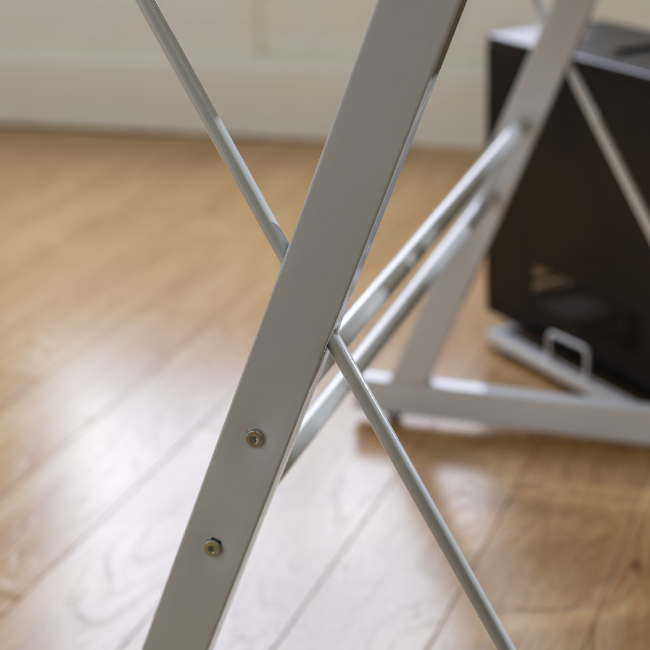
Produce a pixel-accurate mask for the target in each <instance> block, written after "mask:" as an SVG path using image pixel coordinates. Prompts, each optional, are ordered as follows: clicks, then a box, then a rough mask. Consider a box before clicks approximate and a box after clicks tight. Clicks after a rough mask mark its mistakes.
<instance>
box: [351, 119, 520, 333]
mask: <svg viewBox="0 0 650 650" xmlns="http://www.w3.org/2000/svg"><path fill="white" fill-rule="evenodd" d="M521 134H522V129H521V127H520V126H519V125H511V126H507V127H506V128H504V129H503V130H502V131H501V132H500V133H499V134H498V135H497V136H496V138H494V140H493V141H492V143H491V144H490V145H489V146H488V147H487V148H486V150H485V151H484V152H483V153H482V154H481V156H480V157H479V158H478V160H477V161H476V162H475V163H474V164H473V165H472V166H471V167H470V168H469V170H468V171H467V172H466V173H465V175H464V176H463V177H462V178H461V179H460V181H458V183H456V185H455V186H454V188H453V189H452V190H451V192H449V194H447V196H446V197H445V198H444V199H443V200H442V201H441V202H440V205H438V207H437V208H436V209H435V210H434V211H433V212H432V213H431V215H430V216H429V217H428V218H427V219H426V220H425V221H424V223H423V224H422V225H421V226H420V227H419V228H418V229H417V230H416V232H415V233H414V234H413V235H412V237H411V238H410V239H409V240H408V241H407V242H406V244H405V245H404V246H403V247H402V249H401V250H400V251H399V253H397V255H395V257H393V259H392V260H391V261H390V262H389V263H388V264H387V265H386V266H385V267H384V269H383V271H381V273H380V274H379V275H378V276H377V277H376V278H375V279H374V280H373V282H372V283H371V284H370V286H369V287H368V288H367V289H366V290H365V291H364V292H363V294H362V295H361V296H360V297H359V298H358V300H356V301H355V303H354V304H353V305H352V307H350V309H349V310H348V311H347V312H346V314H345V316H344V317H343V321H342V323H341V327H340V332H341V337H342V338H343V340H344V341H345V342H346V344H348V345H349V344H350V343H351V342H352V341H353V340H354V338H355V337H356V336H357V335H358V334H359V332H360V331H361V330H362V329H363V328H364V327H365V326H366V325H367V324H368V322H369V321H370V320H371V319H372V317H373V316H374V315H375V314H376V313H377V312H378V311H379V309H381V307H382V305H383V304H384V303H385V302H386V300H387V299H388V297H389V296H390V294H391V293H392V291H393V290H394V289H395V287H397V285H398V284H399V283H400V282H401V281H402V280H403V279H404V277H405V276H406V275H407V274H408V272H409V271H410V270H411V269H412V268H413V267H414V266H415V265H416V264H417V262H418V260H419V259H420V258H421V257H422V255H423V254H424V253H425V252H426V250H427V249H428V248H429V247H430V246H431V244H432V243H433V242H434V241H435V239H436V237H437V236H438V235H439V233H440V232H441V231H442V229H443V228H444V227H445V226H446V225H447V224H448V223H449V221H450V220H451V218H452V217H453V216H454V214H455V213H456V212H457V210H458V209H459V208H460V206H461V205H462V204H463V203H464V202H465V201H466V200H467V199H468V198H469V196H470V195H471V193H472V192H473V191H474V190H475V189H476V188H477V186H478V184H479V183H480V182H481V181H482V180H483V179H484V178H485V176H486V174H487V173H488V172H489V171H491V170H493V169H494V167H495V165H497V164H498V163H500V162H502V161H503V160H504V159H505V157H506V156H507V155H508V153H510V151H512V149H513V147H515V146H516V144H517V143H518V142H519V139H520V137H521Z"/></svg>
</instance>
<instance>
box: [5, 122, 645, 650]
mask: <svg viewBox="0 0 650 650" xmlns="http://www.w3.org/2000/svg"><path fill="white" fill-rule="evenodd" d="M241 149H242V153H243V155H244V157H245V159H246V161H247V164H248V165H249V167H250V169H251V171H252V173H253V174H254V176H255V178H256V179H257V180H258V182H259V184H260V187H261V189H262V191H263V192H264V193H265V195H266V197H267V199H268V201H269V204H270V206H271V208H272V209H273V210H274V212H275V214H276V216H277V218H278V221H279V222H280V223H281V225H282V227H283V229H284V230H285V232H286V233H287V235H290V233H291V232H292V230H293V228H294V226H295V222H296V218H297V216H298V213H299V211H300V208H301V205H302V202H303V200H304V197H305V194H306V192H307V189H308V186H309V182H310V180H311V176H312V174H313V171H314V169H315V167H316V164H317V162H318V157H319V153H320V150H319V147H316V146H289V145H279V144H243V145H242V147H241ZM471 161H472V156H471V155H468V154H461V153H452V152H425V151H414V152H412V153H411V154H410V155H409V157H408V159H407V161H406V164H405V166H404V170H403V172H402V176H401V177H400V180H399V182H398V184H397V187H396V190H395V193H394V196H393V198H392V200H391V203H390V205H389V209H388V211H387V213H386V216H385V218H384V222H383V224H382V226H381V227H380V229H379V232H378V234H377V237H376V240H375V244H374V246H373V248H372V250H371V253H370V255H369V256H368V259H367V262H366V267H365V268H364V271H363V273H362V276H361V279H360V282H359V286H358V288H357V291H356V293H357V295H358V293H359V291H361V290H362V289H363V288H364V287H365V286H367V284H368V282H369V281H370V280H371V279H372V277H374V275H375V274H376V273H377V272H378V271H379V270H380V269H381V267H382V266H383V264H385V262H386V261H387V260H388V259H389V258H390V256H391V255H392V254H394V253H395V252H396V251H397V250H398V249H399V247H400V246H401V244H402V243H403V242H405V241H406V239H407V238H408V237H409V236H410V235H411V233H412V232H413V230H414V229H415V228H416V227H417V225H418V224H419V223H421V221H422V219H423V218H424V217H426V216H427V214H428V213H429V212H430V211H431V210H432V209H433V207H434V206H435V205H436V203H437V202H438V201H439V200H440V199H441V198H442V196H444V194H445V193H446V192H447V191H448V190H449V189H450V187H451V186H452V185H453V183H454V182H455V180H457V179H458V178H459V177H460V175H461V174H462V172H463V171H464V170H465V169H466V168H467V167H468V166H469V164H470V163H471ZM0 169H1V170H2V173H1V174H0V188H1V189H2V191H1V192H0V208H1V209H0V226H1V227H2V228H3V237H2V239H0V273H1V277H2V278H3V281H2V282H1V283H0V307H1V309H0V649H1V650H17V649H19V648H20V649H21V650H22V649H30V650H31V649H32V648H48V650H50V649H51V650H64V649H65V650H76V649H79V650H81V649H84V650H86V649H90V650H118V649H119V650H140V648H141V647H142V643H143V642H144V638H145V635H146V630H147V626H148V624H149V622H150V620H151V617H152V615H153V610H154V608H155V605H156V602H157V599H158V597H159V595H160V593H161V590H162V587H163V584H164V581H165V578H166V575H167V572H168V570H169V567H170V566H171V562H172V559H173V556H174V553H175V550H176V547H177V545H178V542H179V540H180V537H181V535H182V532H183V528H184V525H185V522H186V521H187V518H188V516H189V512H190V509H191V507H192V503H193V500H194V497H195V495H196V493H197V491H198V489H199V485H200V482H201V479H202V475H203V472H204V470H205V467H206V466H207V462H208V460H209V457H210V454H211V453H212V450H213V448H214V445H215V443H216V440H217V437H218V434H219V431H220V427H221V423H222V421H223V419H224V417H225V415H226V412H227V408H228V404H229V401H230V399H231V397H232V394H233V392H234V389H235V387H236V384H237V381H238V379H239V375H240V373H241V370H242V368H243V364H244V363H245V360H246V356H247V353H248V350H249V348H250V345H251V343H252V341H253V338H254V336H255V331H256V328H257V325H258V323H259V321H260V318H261V316H262V313H263V310H264V307H265V304H266V300H267V298H268V295H269V293H270V291H271V288H272V286H273V282H274V279H275V274H276V273H277V269H278V264H277V260H276V259H275V257H274V255H273V253H272V252H271V251H270V249H269V247H268V246H267V244H266V241H265V240H264V238H263V236H262V235H261V233H260V232H259V229H258V228H257V225H256V223H255V222H254V219H253V218H252V216H251V215H250V213H249V211H248V208H247V206H246V204H245V202H244V201H243V199H242V198H241V197H240V196H239V194H238V192H237V189H236V187H235V185H234V183H233V182H232V180H231V179H230V178H229V177H228V175H227V173H226V170H225V168H224V167H223V165H222V164H221V162H220V161H219V159H218V156H217V155H216V153H215V152H214V150H213V148H212V146H211V145H210V144H209V143H208V142H204V141H199V140H196V141H191V140H162V139H153V138H151V139H148V138H107V137H94V136H72V135H63V134H58V135H57V134H44V133H41V134H30V133H0ZM485 285H486V279H485V274H484V273H482V274H481V275H480V276H479V277H478V278H477V281H476V282H475V284H474V285H473V287H472V289H471V291H470V293H469V296H468V299H467V302H466V304H465V306H464V308H463V310H462V312H461V314H460V315H459V318H458V320H457V322H456V324H455V327H454V330H453V332H452V335H451V337H450V340H449V342H448V344H447V345H446V347H445V349H444V352H443V354H442V357H441V359H440V361H439V363H438V368H437V369H438V371H440V372H442V373H445V374H458V375H461V376H466V377H476V378H480V379H487V380H492V381H502V382H509V383H516V384H527V385H535V386H540V387H546V388H551V389H552V388H553V387H552V386H551V385H550V384H549V383H548V382H545V381H544V380H542V379H540V378H539V377H536V376H534V375H532V374H531V373H530V372H528V371H526V370H524V369H523V368H520V367H519V366H517V365H515V364H513V363H511V362H508V361H506V360H504V359H502V358H501V357H499V356H498V355H497V354H495V353H494V352H492V351H491V350H490V349H489V348H488V346H487V344H486V342H485V339H484V331H485V328H486V327H487V326H489V325H490V324H494V323H497V322H500V318H499V317H498V316H497V315H495V314H493V313H491V312H489V311H488V310H487V309H486V308H485V290H486V286H485ZM407 329H408V324H407V326H406V328H404V329H403V330H401V331H399V332H398V333H397V334H396V336H395V337H394V338H393V340H392V341H391V344H390V345H389V346H388V348H387V349H386V350H385V351H384V352H383V353H382V354H381V356H380V359H379V360H378V364H379V365H383V366H385V367H389V366H390V364H391V363H393V362H394V360H395V358H396V356H397V355H398V353H399V350H400V345H402V344H403V342H404V340H405V336H406V335H407ZM398 432H399V435H400V436H401V438H402V440H403V441H404V444H405V445H406V447H407V449H408V450H409V452H410V453H411V454H412V456H413V459H414V462H415V463H416V466H417V468H418V470H419V471H420V472H421V474H422V476H423V479H424V480H425V482H426V484H427V486H428V487H429V489H430V490H431V493H432V495H433V497H434V499H435V500H436V501H437V503H438V504H439V506H440V508H441V510H442V512H443V513H444V515H445V517H446V518H447V520H448V522H449V525H450V527H451V529H452V530H453V531H454V533H455V534H456V535H457V537H458V540H459V543H460V545H461V547H462V548H463V550H464V551H465V553H466V554H467V556H468V558H469V559H470V561H471V563H472V565H473V566H474V567H475V569H476V571H477V573H478V575H479V578H480V579H481V580H482V582H483V583H484V585H485V587H486V590H487V592H488V594H489V595H490V596H491V597H493V598H494V602H495V605H496V607H497V609H498V611H499V612H500V613H501V614H502V615H503V619H504V622H505V624H506V627H507V628H508V629H509V631H510V632H511V633H512V636H513V638H514V640H515V642H516V643H517V647H518V648H525V649H530V648H535V649H539V648H549V649H550V648H553V649H554V650H555V649H559V650H562V649H564V648H566V649H567V650H568V649H570V648H571V649H574V648H575V649H580V650H605V649H609V648H612V649H613V648H620V647H625V648H632V649H636V648H639V649H641V648H645V647H646V646H647V638H648V632H649V630H648V629H647V628H648V623H647V619H648V615H647V612H648V607H649V606H648V602H649V600H648V596H649V594H648V593H647V592H648V584H649V583H648V577H647V567H648V566H650V542H649V540H650V533H649V532H648V531H649V530H650V529H649V528H648V525H647V521H648V515H649V513H650V479H649V473H650V454H649V452H647V451H645V450H638V449H630V448H625V447H617V446H614V445H603V444H595V443H588V442H574V441H569V440H560V439H552V438H543V437H540V436H532V435H528V434H526V433H525V432H503V431H498V430H495V429H492V428H489V427H486V426H484V425H478V424H475V423H462V422H450V421H442V420H437V419H436V418H421V417H420V418H417V417H413V416H408V417H404V418H403V419H402V420H401V425H400V427H399V428H398ZM305 647H309V648H318V649H320V648H322V649H329V648H332V649H334V648H336V649H337V650H338V649H339V648H373V649H375V648H405V649H412V648H413V649H418V650H419V649H422V650H425V649H428V650H431V649H434V650H440V649H441V648H445V649H446V648H450V649H451V648H454V649H458V648H459V649H464V648H483V647H485V648H489V647H491V646H490V644H489V640H488V639H487V637H486V636H485V634H484V633H483V631H482V630H481V628H480V626H479V625H478V622H477V620H476V617H475V615H474V614H473V612H472V611H471V609H470V608H469V605H468V603H467V601H466V600H465V599H464V597H463V596H462V594H461V591H460V589H459V587H458V585H457V583H456V581H455V579H454V577H453V575H452V574H451V572H450V571H449V569H448V568H447V566H446V565H445V563H444V561H443V560H442V558H441V555H440V553H439V551H438V549H437V547H436V546H435V543H434V542H433V541H432V540H431V538H430V536H429V533H428V531H427V530H426V528H425V526H424V525H423V524H422V522H421V521H420V519H419V516H418V514H417V511H416V510H415V508H414V507H413V505H412V504H411V502H410V500H409V498H408V495H407V494H406V493H405V491H404V489H403V487H402V485H401V483H400V482H399V480H398V478H397V476H396V474H395V472H394V470H393V468H392V467H391V465H390V463H389V462H388V460H387V458H386V456H385V454H384V452H383V450H382V449H381V447H380V445H379V444H378V442H377V441H376V439H375V437H374V435H373V433H372V431H371V430H370V429H369V427H368V425H367V424H366V423H365V420H364V418H363V416H362V414H361V412H360V411H359V409H358V408H357V407H356V405H355V404H354V402H353V401H352V400H351V399H350V398H348V399H347V400H346V401H345V402H344V404H343V405H342V406H341V408H340V409H339V410H338V411H337V413H336V414H335V415H334V416H333V417H332V419H331V420H330V421H329V422H328V423H327V425H326V426H325V428H324V429H323V431H322V433H321V434H320V435H319V437H318V438H317V439H316V441H315V442H314V443H313V444H312V445H311V446H310V447H309V448H308V449H307V451H306V452H305V454H304V456H303V458H302V459H301V460H300V462H299V463H298V464H297V465H296V466H294V467H293V468H292V470H291V471H290V472H289V473H288V475H287V477H286V478H285V480H284V481H283V482H282V483H281V485H280V488H279V490H278V493H277V496H276V498H275V499H274V501H273V504H272V506H271V508H270V511H269V514H268V517H267V520H266V521H265V524H264V526H263V527H262V530H261V532H260V535H259V537H258V540H257V542H256V546H255V549H254V552H253V554H252V556H251V560H250V562H249V565H248V567H247V569H246V572H245V574H244V577H243V579H242V582H241V585H240V588H239V590H238V592H237V595H236V597H235V599H234V602H233V604H232V607H231V609H230V612H229V615H228V618H227V620H226V623H225V625H224V628H223V631H222V634H221V637H220V639H219V641H218V643H217V648H218V649H219V650H222V649H224V650H225V648H228V649H234V650H248V649H255V650H258V649H260V648H269V649H270V648H277V649H280V648H284V649H289V648H291V649H294V648H305Z"/></svg>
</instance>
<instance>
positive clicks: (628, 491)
mask: <svg viewBox="0 0 650 650" xmlns="http://www.w3.org/2000/svg"><path fill="white" fill-rule="evenodd" d="M649 458H650V457H649V455H648V452H647V451H646V450H638V449H631V448H624V447H615V446H613V445H602V444H598V443H585V442H576V441H566V440H553V439H543V440H541V442H540V444H539V446H538V448H537V450H536V455H535V458H534V460H533V461H532V462H531V464H530V466H529V467H528V469H527V471H526V474H525V476H524V477H523V478H522V481H521V485H520V488H519V490H518V491H517V493H516V494H515V495H514V496H513V498H512V501H511V503H510V504H509V506H508V508H507V510H506V512H505V515H504V517H503V521H502V524H501V525H500V527H499V528H498V530H497V531H496V532H495V535H494V537H493V539H492V540H491V541H490V544H489V545H488V548H487V550H486V552H485V553H484V555H483V557H482V558H481V560H480V562H479V565H478V567H477V576H478V578H479V580H481V582H482V583H483V584H484V587H485V589H486V592H487V593H488V595H489V596H490V597H491V598H492V600H493V603H494V605H495V608H496V609H497V612H498V613H499V614H500V615H501V617H502V620H503V622H504V625H505V626H506V628H507V629H508V630H509V632H510V633H511V635H512V638H513V641H514V643H515V645H516V646H517V648H518V649H520V650H526V649H528V648H535V649H536V650H537V649H538V648H539V649H541V648H544V649H546V648H548V649H550V648H567V649H569V648H583V647H584V644H585V642H586V641H587V640H588V637H589V633H590V625H591V623H592V621H593V619H594V616H595V615H596V614H597V611H598V606H599V601H600V598H601V593H602V590H603V589H604V588H605V587H606V586H607V585H608V583H609V581H610V576H611V573H612V569H613V567H615V566H616V565H617V558H618V556H619V554H620V551H621V546H622V544H623V543H624V541H625V535H626V530H627V528H628V526H629V522H630V520H631V519H632V518H633V517H634V511H635V503H636V501H637V497H638V494H639V491H640V490H641V489H642V486H643V485H644V484H645V483H646V480H647V472H648V467H649V465H648V462H649ZM430 647H431V648H432V649H433V650H442V649H447V648H459V649H464V648H490V647H492V646H491V642H490V640H489V638H488V637H487V635H486V633H485V632H484V631H483V629H482V628H481V626H480V624H479V623H478V620H477V619H476V615H475V614H474V612H473V611H471V608H470V606H469V603H468V601H467V600H466V599H465V598H463V599H461V600H460V601H459V602H458V605H457V607H456V608H455V609H454V611H453V612H452V614H451V615H450V617H449V620H448V621H447V622H446V624H445V626H444V628H443V630H442V633H441V634H440V636H439V637H437V638H436V639H435V642H434V643H433V645H431V646H430ZM611 647H618V646H611ZM625 647H638V648H641V647H643V646H625Z"/></svg>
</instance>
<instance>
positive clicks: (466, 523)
mask: <svg viewBox="0 0 650 650" xmlns="http://www.w3.org/2000/svg"><path fill="white" fill-rule="evenodd" d="M366 426H367V425H366ZM367 428H368V433H371V431H370V430H369V427H367ZM401 437H402V439H406V440H411V446H413V447H415V448H416V449H417V451H416V453H415V455H414V456H413V461H414V464H415V467H416V469H417V470H418V472H419V474H420V476H421V477H422V478H423V480H424V482H425V485H426V486H427V489H428V490H429V492H430V494H431V496H432V497H433V499H434V501H435V502H436V504H437V505H438V508H439V509H440V511H441V513H442V515H443V517H445V519H446V521H447V523H448V525H449V527H450V529H451V531H452V533H453V534H454V536H455V537H456V539H457V541H458V542H459V544H460V546H461V548H462V549H463V551H464V553H465V554H466V556H467V557H468V559H470V561H471V559H472V558H473V556H474V555H475V554H476V553H477V551H479V550H480V548H481V547H482V546H483V544H484V543H485V540H486V538H489V536H490V535H491V533H492V530H493V528H494V525H495V522H496V520H497V519H498V516H499V514H500V511H501V509H502V508H503V505H504V502H505V501H506V499H507V498H508V496H509V495H510V493H511V490H512V489H513V485H514V484H515V482H516V479H517V477H518V476H519V474H520V472H521V469H522V466H523V464H524V463H525V461H526V458H527V456H528V455H529V452H530V446H531V440H530V439H529V438H527V437H520V436H500V437H498V436H494V437H493V436H489V437H477V436H460V435H445V434H444V433H442V432H437V433H432V432H425V433H417V432H413V431H403V432H402V433H401ZM413 438H415V440H413ZM458 589H459V587H458V583H457V580H456V578H455V576H454V574H453V572H452V571H451V569H450V568H449V566H448V565H447V563H446V561H445V559H444V556H443V555H442V552H441V551H440V550H439V548H438V547H437V545H436V543H435V540H434V539H433V537H432V536H431V534H430V533H429V531H428V529H427V528H426V525H425V524H424V522H423V521H422V519H421V517H420V515H419V513H418V511H417V509H416V507H415V505H414V504H413V502H412V501H411V498H410V496H409V495H408V492H407V491H406V489H405V488H404V487H403V485H402V484H401V483H398V485H397V486H396V488H395V489H393V490H392V492H391V494H390V496H389V498H388V499H387V500H386V501H385V502H384V503H383V504H382V506H381V507H380V508H379V509H378V510H377V512H376V513H375V514H374V516H373V518H372V521H371V522H370V523H369V525H368V526H366V527H365V529H364V530H363V531H362V532H361V533H360V534H359V535H358V537H357V538H356V539H355V540H354V544H353V545H351V546H350V548H348V549H347V552H346V553H345V555H343V556H341V557H340V558H339V560H338V562H337V565H336V567H335V568H334V569H333V570H332V572H331V575H330V576H329V578H328V580H327V581H326V582H325V583H324V584H323V585H322V587H321V589H320V590H319V592H318V594H317V595H316V596H315V597H314V598H313V599H312V600H311V602H310V603H309V605H308V607H306V608H305V609H304V611H303V612H301V616H300V618H299V620H298V621H297V622H296V624H295V625H294V626H293V628H292V629H291V630H290V632H289V633H288V634H287V636H286V638H285V639H283V640H282V642H281V643H280V644H279V645H278V646H277V647H279V648H281V649H282V650H285V649H287V650H289V649H291V650H293V649H294V648H306V647H309V648H314V649H319V650H320V649H321V648H322V649H324V648H341V649H343V648H372V649H373V650H374V649H377V650H379V649H384V648H423V647H424V646H425V644H426V642H427V640H428V639H429V638H430V636H431V631H432V629H434V628H435V627H436V626H437V625H439V624H440V622H441V618H442V617H443V616H444V614H445V611H446V610H447V609H448V608H449V606H450V603H453V601H454V599H456V598H457V597H458ZM250 647H253V646H252V645H251V646H250ZM274 647H275V646H274Z"/></svg>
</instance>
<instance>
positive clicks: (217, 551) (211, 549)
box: [203, 537, 223, 557]
mask: <svg viewBox="0 0 650 650" xmlns="http://www.w3.org/2000/svg"><path fill="white" fill-rule="evenodd" d="M203 550H204V551H205V552H206V553H207V554H208V555H209V556H210V557H217V555H221V553H222V552H223V546H222V545H221V542H220V541H219V540H218V539H215V538H214V537H210V539H209V540H207V541H206V542H205V544H203Z"/></svg>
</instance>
